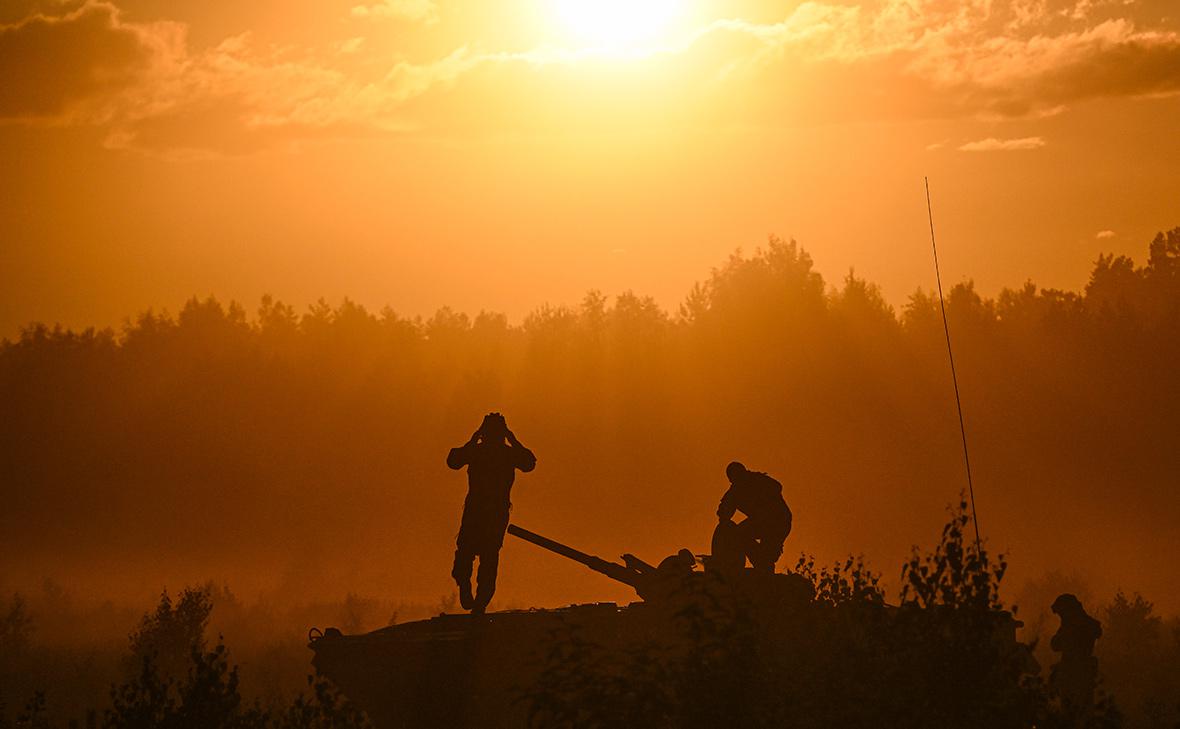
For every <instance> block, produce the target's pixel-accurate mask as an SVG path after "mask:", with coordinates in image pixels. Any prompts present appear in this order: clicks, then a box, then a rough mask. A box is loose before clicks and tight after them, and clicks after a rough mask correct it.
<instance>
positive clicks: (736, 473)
mask: <svg viewBox="0 0 1180 729" xmlns="http://www.w3.org/2000/svg"><path fill="white" fill-rule="evenodd" d="M746 473H748V471H747V470H746V467H745V466H743V465H742V464H741V463H738V462H737V461H732V462H730V464H729V465H728V466H726V467H725V475H726V477H727V478H729V480H730V481H737V480H738V479H739V478H741V477H742V476H744V475H745V474H746Z"/></svg>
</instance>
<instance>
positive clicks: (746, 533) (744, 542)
mask: <svg viewBox="0 0 1180 729" xmlns="http://www.w3.org/2000/svg"><path fill="white" fill-rule="evenodd" d="M737 532H738V534H739V535H740V544H741V549H742V552H743V553H745V556H746V559H748V560H750V564H751V565H753V566H754V567H757V566H758V564H759V562H760V561H761V560H760V555H761V547H760V545H759V544H758V533H757V532H756V531H755V529H754V525H753V524H751V523H750V520H749V519H743V520H742V521H740V522H738V523H737ZM745 566H746V563H745V560H743V561H742V567H745Z"/></svg>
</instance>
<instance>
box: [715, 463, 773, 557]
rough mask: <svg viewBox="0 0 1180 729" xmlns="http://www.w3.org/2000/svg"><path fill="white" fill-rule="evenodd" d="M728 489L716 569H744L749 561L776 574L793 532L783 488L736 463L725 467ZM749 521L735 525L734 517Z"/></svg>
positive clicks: (721, 506)
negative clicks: (739, 516) (737, 515)
mask: <svg viewBox="0 0 1180 729" xmlns="http://www.w3.org/2000/svg"><path fill="white" fill-rule="evenodd" d="M725 475H726V476H727V477H728V478H729V484H730V486H729V490H728V491H726V492H725V495H724V496H722V497H721V503H720V504H718V506H717V529H716V530H715V531H714V532H713V554H714V557H715V559H717V566H719V567H721V568H723V569H725V568H730V569H742V568H743V567H744V566H745V564H746V560H747V559H749V560H750V564H751V565H752V566H753V567H754V569H755V570H758V571H761V572H774V564H775V562H778V558H779V557H781V556H782V554H783V542H785V541H786V540H787V535H788V534H790V533H791V509H790V508H789V507H788V506H787V502H786V501H784V500H783V485H782V484H781V483H779V482H778V481H776V480H774V479H773V478H771V477H770V476H768V475H766V474H765V473H762V472H760V471H750V470H748V469H747V468H746V467H745V466H743V465H742V464H740V463H738V462H737V461H734V462H732V463H730V464H729V465H728V466H726V467H725ZM739 511H740V512H742V513H743V514H745V515H746V518H745V519H743V520H742V521H740V522H738V523H737V524H735V523H734V522H733V517H734V514H736V513H737V512H739Z"/></svg>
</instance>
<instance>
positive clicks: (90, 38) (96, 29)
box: [0, 0, 184, 123]
mask: <svg viewBox="0 0 1180 729" xmlns="http://www.w3.org/2000/svg"><path fill="white" fill-rule="evenodd" d="M183 43H184V30H183V27H182V26H180V25H178V24H175V23H151V24H142V25H133V24H128V23H125V22H123V20H122V18H121V16H120V14H119V11H118V9H117V8H116V7H115V6H114V5H112V4H110V3H108V2H97V1H94V0H92V1H91V2H86V3H85V4H83V5H82V6H81V7H79V8H77V9H76V10H73V11H72V12H69V13H66V14H64V15H60V16H47V15H42V14H35V15H32V16H30V17H28V18H26V19H24V20H22V21H20V22H18V23H14V24H9V25H0V78H3V79H4V82H3V83H2V84H0V119H27V120H28V119H41V120H48V121H53V122H58V123H60V122H66V121H71V120H73V121H92V120H95V119H98V118H103V117H106V116H109V115H110V114H111V113H112V110H111V108H112V106H114V105H115V104H117V98H118V97H119V95H120V94H121V93H123V92H125V91H126V90H127V89H129V88H131V87H132V86H134V85H135V84H136V83H138V82H140V81H141V80H142V79H143V77H144V76H145V75H147V74H149V73H150V72H151V70H152V69H153V67H154V66H156V65H157V64H159V63H162V62H166V61H167V59H169V58H174V57H175V56H176V55H177V54H178V53H179V52H180V48H181V47H182V46H183Z"/></svg>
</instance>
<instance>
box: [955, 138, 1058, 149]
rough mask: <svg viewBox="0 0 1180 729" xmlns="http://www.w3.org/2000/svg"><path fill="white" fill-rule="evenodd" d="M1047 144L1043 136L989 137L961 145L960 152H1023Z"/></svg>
mask: <svg viewBox="0 0 1180 729" xmlns="http://www.w3.org/2000/svg"><path fill="white" fill-rule="evenodd" d="M1044 146H1045V140H1044V139H1042V138H1041V137H1022V138H1020V139H996V138H995V137H988V138H987V139H980V140H979V141H977V142H967V143H966V144H964V145H962V146H960V147H959V151H960V152H1022V151H1026V150H1030V149H1040V148H1041V147H1044Z"/></svg>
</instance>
